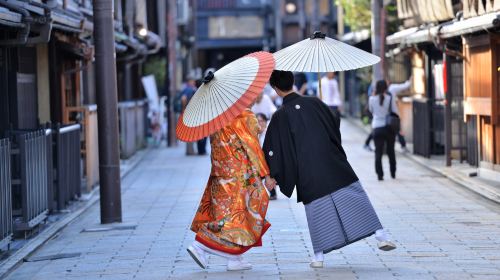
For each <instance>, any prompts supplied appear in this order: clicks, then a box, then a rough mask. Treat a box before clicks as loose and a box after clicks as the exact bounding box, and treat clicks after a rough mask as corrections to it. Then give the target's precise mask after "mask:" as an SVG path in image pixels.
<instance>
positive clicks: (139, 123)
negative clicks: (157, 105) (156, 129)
mask: <svg viewBox="0 0 500 280" xmlns="http://www.w3.org/2000/svg"><path fill="white" fill-rule="evenodd" d="M136 106H137V109H136V111H135V113H136V115H135V116H136V127H137V129H136V139H135V143H136V147H137V149H142V148H144V147H145V146H146V134H147V125H146V124H147V120H148V118H147V116H148V103H147V102H146V101H145V100H139V101H137V103H136Z"/></svg>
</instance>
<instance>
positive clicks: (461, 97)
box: [387, 0, 500, 178]
mask: <svg viewBox="0 0 500 280" xmlns="http://www.w3.org/2000/svg"><path fill="white" fill-rule="evenodd" d="M398 16H399V18H400V20H401V21H402V22H403V26H401V31H399V32H397V33H394V34H391V35H390V36H388V37H387V44H388V45H389V47H390V50H389V52H388V56H389V57H391V58H394V57H398V56H405V57H406V58H407V59H409V60H410V61H411V67H412V75H413V88H412V92H413V93H414V95H413V102H412V104H411V106H412V111H413V113H412V117H413V121H412V122H411V123H412V128H411V129H409V130H410V131H412V132H413V143H414V152H415V153H416V154H420V155H423V156H427V157H429V156H430V155H433V154H444V155H445V158H446V163H447V165H451V161H452V160H459V161H460V162H468V163H469V164H470V165H471V166H477V167H480V168H479V171H480V173H482V174H484V175H491V176H493V177H495V176H498V175H497V173H494V172H492V171H493V170H499V168H498V165H499V162H500V158H499V156H500V153H499V145H500V141H499V140H498V139H499V135H500V134H499V128H498V127H499V123H498V120H499V116H500V115H499V111H498V108H499V98H500V92H499V91H498V69H497V68H498V63H499V62H498V61H497V56H498V54H499V50H498V42H499V41H498V36H497V35H496V33H495V32H494V31H495V30H496V29H497V28H498V27H499V26H500V1H496V0H495V1H449V0H440V1H431V2H429V1H398ZM497 178H498V177H497Z"/></svg>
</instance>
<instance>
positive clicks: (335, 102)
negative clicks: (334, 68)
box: [317, 72, 342, 116]
mask: <svg viewBox="0 0 500 280" xmlns="http://www.w3.org/2000/svg"><path fill="white" fill-rule="evenodd" d="M318 87H319V85H318ZM317 92H318V95H319V89H318V91H317ZM321 94H322V99H321V100H322V101H323V102H324V103H325V104H326V105H327V106H328V107H330V109H331V110H332V111H333V112H334V113H335V114H337V116H341V113H340V111H341V107H342V99H341V98H340V92H339V84H338V82H337V80H336V79H335V72H329V73H327V74H326V76H324V77H323V78H322V79H321Z"/></svg>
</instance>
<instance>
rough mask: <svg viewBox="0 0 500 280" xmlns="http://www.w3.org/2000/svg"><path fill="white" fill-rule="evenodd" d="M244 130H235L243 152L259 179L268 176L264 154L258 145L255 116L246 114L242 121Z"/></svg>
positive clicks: (257, 128)
mask: <svg viewBox="0 0 500 280" xmlns="http://www.w3.org/2000/svg"><path fill="white" fill-rule="evenodd" d="M242 122H243V127H244V129H241V130H237V133H238V134H239V135H238V136H239V138H240V139H241V140H242V141H241V143H242V145H243V148H244V149H245V152H246V154H247V156H248V158H249V160H250V162H251V164H252V166H253V167H254V168H255V169H256V171H257V173H258V174H259V176H260V177H265V176H267V175H269V167H268V166H267V163H266V160H265V158H264V153H263V152H262V148H261V147H260V143H259V136H258V130H259V127H258V126H259V124H258V122H257V118H256V117H255V115H254V114H253V113H252V114H248V115H247V116H246V117H245V118H243V119H242Z"/></svg>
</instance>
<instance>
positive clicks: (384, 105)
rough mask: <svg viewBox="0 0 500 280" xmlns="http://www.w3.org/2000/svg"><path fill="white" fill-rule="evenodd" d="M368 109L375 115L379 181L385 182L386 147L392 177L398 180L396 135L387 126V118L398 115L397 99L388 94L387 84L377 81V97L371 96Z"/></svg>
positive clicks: (376, 162)
mask: <svg viewBox="0 0 500 280" xmlns="http://www.w3.org/2000/svg"><path fill="white" fill-rule="evenodd" d="M368 108H369V110H370V112H371V113H372V114H373V120H372V129H373V132H372V134H373V140H374V141H375V172H376V173H377V177H378V180H379V181H382V180H384V171H383V168H382V156H383V154H384V147H385V150H386V151H387V156H388V157H389V165H390V171H391V177H392V178H393V179H395V178H396V153H395V151H394V143H395V142H396V133H397V132H395V131H393V130H392V129H391V128H390V127H388V126H387V121H386V118H387V116H388V115H389V114H390V111H391V110H392V112H394V113H396V114H398V107H397V106H396V101H395V98H393V97H392V96H391V95H390V94H389V93H388V92H387V83H386V81H384V80H380V81H377V84H376V86H375V95H372V96H370V99H369V100H368Z"/></svg>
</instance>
